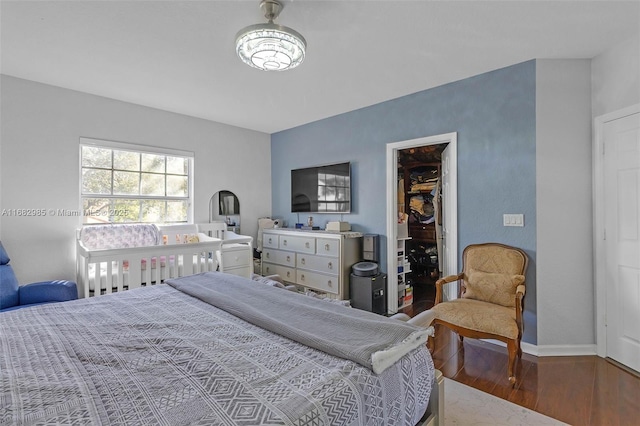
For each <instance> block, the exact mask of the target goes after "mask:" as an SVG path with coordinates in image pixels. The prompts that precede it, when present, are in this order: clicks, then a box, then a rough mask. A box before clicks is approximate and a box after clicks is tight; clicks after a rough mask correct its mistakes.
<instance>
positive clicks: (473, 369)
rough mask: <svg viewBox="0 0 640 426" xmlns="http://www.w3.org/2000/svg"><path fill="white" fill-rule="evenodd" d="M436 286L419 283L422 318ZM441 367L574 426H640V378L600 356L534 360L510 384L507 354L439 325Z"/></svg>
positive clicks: (412, 311) (413, 310)
mask: <svg viewBox="0 0 640 426" xmlns="http://www.w3.org/2000/svg"><path fill="white" fill-rule="evenodd" d="M432 287H433V286H432V285H429V284H428V283H417V284H416V285H415V287H414V299H415V303H414V304H413V305H412V306H411V307H409V308H405V309H404V310H403V312H405V313H407V314H408V315H410V316H412V315H416V314H417V313H419V312H422V311H423V310H425V309H429V308H430V307H431V306H433V294H434V293H435V292H434V291H433V288H432ZM433 361H434V364H435V367H436V368H438V369H439V370H440V371H442V374H444V376H445V377H448V378H450V379H452V380H455V381H457V382H460V383H463V384H466V385H468V386H471V387H474V388H476V389H479V390H482V391H484V392H487V393H489V394H491V395H494V396H497V397H499V398H502V399H506V400H508V401H511V402H513V403H515V404H518V405H520V406H523V407H526V408H529V409H531V410H534V411H537V412H539V413H542V414H545V415H547V416H550V417H553V418H555V419H557V420H560V421H563V422H565V423H569V424H571V425H574V426H605V425H606V426H609V425H612V426H633V425H640V377H638V376H635V375H633V374H631V373H629V372H627V371H625V370H623V369H622V368H620V367H618V366H616V365H614V364H613V363H610V362H608V361H607V360H605V359H603V358H600V357H598V356H569V357H540V358H538V357H534V356H532V355H528V354H523V356H522V360H521V361H519V362H518V363H517V377H518V382H517V383H516V387H515V388H512V387H511V386H510V385H509V382H508V380H507V350H506V348H504V347H501V346H498V345H495V344H492V343H487V342H483V341H480V340H475V339H464V342H463V343H460V342H459V340H458V337H457V334H455V333H453V332H451V331H450V330H448V329H446V328H444V327H441V326H437V328H436V338H435V349H434V352H433Z"/></svg>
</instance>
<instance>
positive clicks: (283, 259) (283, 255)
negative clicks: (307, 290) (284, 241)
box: [262, 249, 296, 268]
mask: <svg viewBox="0 0 640 426" xmlns="http://www.w3.org/2000/svg"><path fill="white" fill-rule="evenodd" d="M262 260H263V262H270V263H277V264H278V265H283V266H289V267H292V268H293V267H295V266H296V253H293V252H290V251H280V250H272V249H265V250H263V251H262Z"/></svg>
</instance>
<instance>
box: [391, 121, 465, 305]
mask: <svg viewBox="0 0 640 426" xmlns="http://www.w3.org/2000/svg"><path fill="white" fill-rule="evenodd" d="M439 144H448V145H449V149H450V150H451V151H450V154H449V155H450V159H451V164H450V168H449V170H450V174H451V176H450V180H449V186H450V198H451V204H449V205H450V206H451V208H450V209H447V211H445V212H444V214H445V215H448V216H447V219H448V223H451V224H452V226H451V229H450V230H449V240H450V241H449V244H450V245H449V247H450V248H451V253H452V255H451V258H450V259H449V261H448V262H447V263H448V269H449V270H447V271H442V272H443V274H444V275H445V276H446V275H451V274H457V273H458V272H457V271H458V133H457V132H452V133H445V134H441V135H434V136H427V137H423V138H417V139H410V140H405V141H400V142H391V143H388V144H387V311H388V312H389V313H396V312H398V275H397V273H396V270H395V269H396V268H397V265H396V262H397V260H398V256H397V253H396V249H397V238H398V226H397V222H398V221H397V217H398V208H397V204H398V151H399V150H402V149H407V148H415V147H419V146H425V145H439ZM443 204H444V203H443ZM449 287H453V286H449ZM449 290H450V291H449V292H448V297H449V298H450V299H452V298H455V297H456V292H455V289H453V288H450V289H449Z"/></svg>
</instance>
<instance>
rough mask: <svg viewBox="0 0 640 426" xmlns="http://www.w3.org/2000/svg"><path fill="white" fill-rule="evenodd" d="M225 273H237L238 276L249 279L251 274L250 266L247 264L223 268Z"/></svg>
mask: <svg viewBox="0 0 640 426" xmlns="http://www.w3.org/2000/svg"><path fill="white" fill-rule="evenodd" d="M222 272H224V273H225V274H231V275H237V276H239V277H245V278H249V279H251V275H252V274H253V270H252V267H251V266H249V265H245V266H238V267H236V268H230V269H229V268H224V271H222Z"/></svg>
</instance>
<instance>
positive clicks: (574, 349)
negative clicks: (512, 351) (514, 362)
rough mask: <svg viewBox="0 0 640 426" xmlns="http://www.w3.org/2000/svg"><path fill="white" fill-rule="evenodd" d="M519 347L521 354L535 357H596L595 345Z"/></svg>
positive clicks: (496, 342)
mask: <svg viewBox="0 0 640 426" xmlns="http://www.w3.org/2000/svg"><path fill="white" fill-rule="evenodd" d="M482 340H483V341H484V342H488V343H493V344H494V345H499V346H503V347H507V345H506V343H504V342H501V341H500V340H493V339H482ZM520 347H521V348H522V352H524V353H526V354H529V355H533V356H537V357H545V356H586V355H597V352H596V349H597V347H596V345H595V344H593V345H532V344H531V343H526V342H521V343H520Z"/></svg>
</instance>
